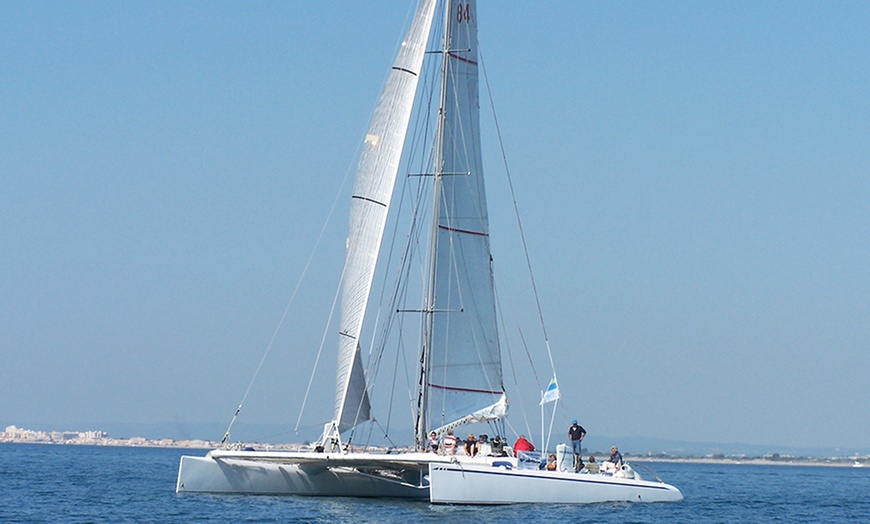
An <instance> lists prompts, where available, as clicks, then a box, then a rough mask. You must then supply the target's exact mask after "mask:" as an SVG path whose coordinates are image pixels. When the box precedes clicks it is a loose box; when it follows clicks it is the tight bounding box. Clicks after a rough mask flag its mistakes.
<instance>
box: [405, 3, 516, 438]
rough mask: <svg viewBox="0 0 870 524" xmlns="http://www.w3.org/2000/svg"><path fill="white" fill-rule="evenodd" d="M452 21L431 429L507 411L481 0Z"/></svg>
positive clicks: (461, 8) (456, 10)
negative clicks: (484, 134)
mask: <svg viewBox="0 0 870 524" xmlns="http://www.w3.org/2000/svg"><path fill="white" fill-rule="evenodd" d="M446 23H447V25H448V29H447V38H446V39H445V43H444V53H445V63H444V66H443V71H444V76H445V80H444V83H443V89H444V93H443V96H442V104H443V118H442V120H441V136H440V168H439V166H436V176H437V178H438V180H437V181H436V183H437V184H440V186H439V187H438V188H437V189H436V192H435V195H436V198H438V202H437V203H436V204H435V207H436V214H437V217H436V218H437V223H436V226H435V227H436V231H435V240H434V243H435V246H434V247H435V252H434V257H433V260H432V263H433V264H434V271H433V276H432V278H433V282H432V283H431V285H432V290H431V291H430V295H429V296H430V304H429V308H428V309H429V311H430V313H429V314H430V317H431V322H430V323H429V326H430V329H431V335H430V337H429V348H428V356H427V359H425V360H427V361H428V362H427V363H426V364H425V367H426V368H427V369H426V370H424V373H425V385H426V386H428V391H427V392H426V394H425V395H426V396H425V400H424V402H425V406H424V408H425V410H426V420H424V421H423V424H425V425H426V427H428V428H429V429H436V428H444V427H451V426H455V425H458V424H462V423H466V422H475V421H485V420H492V419H496V418H499V417H501V416H504V415H505V414H506V411H507V398H506V397H505V395H504V386H503V380H502V370H501V356H500V354H499V345H498V330H497V327H496V312H495V298H494V291H493V278H492V264H491V255H490V245H489V219H488V216H487V208H486V195H485V192H484V183H483V167H482V160H481V149H480V118H479V117H480V114H479V113H480V108H479V99H478V65H477V63H478V50H477V11H476V8H475V2H473V1H459V2H453V3H451V4H450V9H449V12H448V14H447V17H446ZM418 424H419V422H418ZM420 430H421V428H419V427H418V439H419V438H420V435H421V431H420Z"/></svg>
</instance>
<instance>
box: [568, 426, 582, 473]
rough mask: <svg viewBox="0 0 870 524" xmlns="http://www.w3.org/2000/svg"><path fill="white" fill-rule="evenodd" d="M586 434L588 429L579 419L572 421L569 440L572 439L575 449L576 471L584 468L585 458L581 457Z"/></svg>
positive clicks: (572, 446) (572, 445) (572, 447)
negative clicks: (584, 427)
mask: <svg viewBox="0 0 870 524" xmlns="http://www.w3.org/2000/svg"><path fill="white" fill-rule="evenodd" d="M585 436H586V430H585V429H583V426H581V425H580V424H578V423H577V420H576V419H575V420H572V421H571V427H569V428H568V440H570V441H571V449H572V450H573V451H574V471H580V470H581V469H583V459H581V458H580V453H581V450H582V447H583V445H582V442H583V437H585Z"/></svg>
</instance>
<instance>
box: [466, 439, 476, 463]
mask: <svg viewBox="0 0 870 524" xmlns="http://www.w3.org/2000/svg"><path fill="white" fill-rule="evenodd" d="M465 454H466V455H468V456H469V457H473V456H475V455H477V439H476V438H474V433H469V434H468V438H467V439H465Z"/></svg>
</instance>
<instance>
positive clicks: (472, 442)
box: [426, 429, 534, 457]
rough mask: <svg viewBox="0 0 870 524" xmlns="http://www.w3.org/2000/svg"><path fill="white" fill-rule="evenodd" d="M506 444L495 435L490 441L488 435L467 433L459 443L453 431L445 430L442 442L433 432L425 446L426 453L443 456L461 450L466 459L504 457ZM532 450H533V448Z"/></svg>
mask: <svg viewBox="0 0 870 524" xmlns="http://www.w3.org/2000/svg"><path fill="white" fill-rule="evenodd" d="M506 448H507V443H506V442H505V441H504V440H502V438H501V435H496V436H494V437H493V438H492V440H490V438H489V436H488V435H485V434H481V435H480V436H478V437H475V436H474V433H469V434H468V438H466V439H465V440H463V441H462V445H461V448H460V441H459V439H458V438H457V437H456V435H454V434H453V430H452V429H450V430H447V435H445V436H444V442H443V445H442V442H441V441H440V440H439V439H438V433H436V432H435V431H433V432H432V433H430V434H429V443H428V444H427V446H426V452H427V453H443V454H445V455H456V451H457V449H462V451H463V452H464V453H465V455H466V456H468V457H476V456H479V455H480V456H485V457H506V456H507V449H506ZM533 449H534V448H533Z"/></svg>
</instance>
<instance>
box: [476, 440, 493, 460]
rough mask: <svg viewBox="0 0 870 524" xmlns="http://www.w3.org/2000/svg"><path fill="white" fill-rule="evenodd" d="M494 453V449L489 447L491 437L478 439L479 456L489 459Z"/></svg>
mask: <svg viewBox="0 0 870 524" xmlns="http://www.w3.org/2000/svg"><path fill="white" fill-rule="evenodd" d="M491 453H492V447H491V446H490V445H489V437H488V436H486V435H481V436H480V437H478V439H477V454H478V455H483V456H484V457H488V456H489V455H490V454H491Z"/></svg>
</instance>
